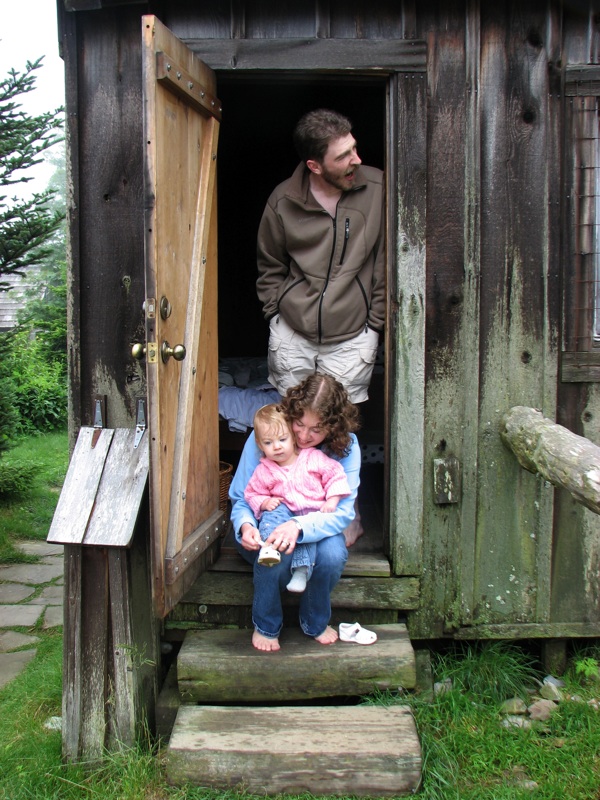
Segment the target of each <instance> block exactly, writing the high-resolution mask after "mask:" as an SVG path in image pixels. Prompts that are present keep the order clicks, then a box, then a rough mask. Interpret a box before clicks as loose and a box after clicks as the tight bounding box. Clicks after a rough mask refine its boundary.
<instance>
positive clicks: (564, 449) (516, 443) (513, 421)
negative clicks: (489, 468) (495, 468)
mask: <svg viewBox="0 0 600 800" xmlns="http://www.w3.org/2000/svg"><path fill="white" fill-rule="evenodd" d="M500 435H501V437H502V440H503V442H504V444H505V445H506V446H507V447H508V449H509V450H512V452H513V453H514V454H515V456H516V457H517V460H518V462H519V464H520V465H521V466H522V467H524V468H525V469H526V470H528V471H529V472H533V473H535V474H539V475H541V476H542V477H543V478H544V479H545V480H547V481H549V482H550V483H552V484H553V485H554V486H558V487H560V488H563V489H566V490H567V491H568V492H569V493H570V494H571V496H572V497H574V498H575V500H577V501H578V502H579V503H582V504H583V505H584V506H585V507H586V508H589V509H590V510H591V511H593V512H594V513H596V514H600V447H598V446H597V445H595V444H594V443H593V442H591V441H590V440H589V439H586V438H585V437H584V436H578V435H577V434H575V433H573V432H572V431H570V430H568V429H567V428H564V427H563V426H562V425H557V424H556V423H555V422H552V421H551V420H549V419H547V418H546V417H544V416H543V415H542V414H541V412H540V411H536V410H535V409H534V408H527V407H525V406H514V408H511V409H510V410H509V411H508V412H507V413H506V414H504V416H503V418H502V427H501V430H500Z"/></svg>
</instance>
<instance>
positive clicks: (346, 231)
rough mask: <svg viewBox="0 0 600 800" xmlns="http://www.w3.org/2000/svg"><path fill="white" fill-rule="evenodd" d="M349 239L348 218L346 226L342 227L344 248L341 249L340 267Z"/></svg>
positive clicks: (347, 218) (348, 218)
mask: <svg viewBox="0 0 600 800" xmlns="http://www.w3.org/2000/svg"><path fill="white" fill-rule="evenodd" d="M349 238H350V217H346V225H345V226H344V246H343V247H342V257H341V258H340V266H341V265H342V264H343V263H344V256H345V255H346V247H347V245H348V239H349Z"/></svg>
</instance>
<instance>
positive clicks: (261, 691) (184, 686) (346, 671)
mask: <svg viewBox="0 0 600 800" xmlns="http://www.w3.org/2000/svg"><path fill="white" fill-rule="evenodd" d="M369 630H373V631H375V632H376V633H377V636H378V640H377V642H376V643H375V644H374V645H369V646H361V645H357V644H350V643H346V642H336V643H335V644H334V645H322V644H319V643H318V642H316V641H315V640H314V639H311V638H309V637H308V636H305V635H304V634H303V633H302V632H301V631H300V630H299V629H297V628H292V629H288V628H284V630H283V632H282V635H281V638H280V642H281V650H279V651H277V652H276V653H264V652H260V651H258V650H255V649H254V648H253V647H252V645H251V642H250V637H251V633H250V631H248V630H218V629H217V630H206V631H188V633H187V635H186V637H185V640H184V642H183V645H182V647H181V650H180V651H179V654H178V657H177V680H178V685H179V692H180V695H181V698H182V701H183V702H184V703H238V702H243V703H249V702H268V701H274V702H277V701H281V702H289V701H291V700H305V699H308V698H317V697H344V696H348V697H357V696H362V695H366V694H369V693H371V692H373V690H374V689H381V690H383V689H397V688H399V687H402V688H404V689H414V687H415V685H416V666H415V654H414V650H413V647H412V645H411V642H410V638H409V636H408V632H407V630H406V625H404V624H401V623H398V624H393V625H370V626H369Z"/></svg>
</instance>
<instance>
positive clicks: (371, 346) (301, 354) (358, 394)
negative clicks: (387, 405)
mask: <svg viewBox="0 0 600 800" xmlns="http://www.w3.org/2000/svg"><path fill="white" fill-rule="evenodd" d="M378 345H379V334H378V333H377V332H376V331H373V330H371V328H367V329H366V330H362V331H361V332H360V333H359V334H358V336H355V337H354V338H353V339H348V340H347V341H345V342H338V343H337V344H316V343H315V342H309V341H308V339H305V338H304V336H301V335H300V334H299V333H297V332H296V331H295V330H293V329H292V328H290V326H289V325H288V324H287V322H285V321H284V320H283V318H282V317H281V316H280V315H279V314H277V315H276V316H275V317H273V319H272V320H271V322H270V334H269V383H271V384H272V385H273V386H274V387H275V388H276V389H277V391H278V392H279V394H281V395H284V394H285V393H286V392H287V390H288V389H289V388H291V387H292V386H297V385H298V384H299V383H300V381H302V380H304V378H306V377H307V376H308V375H312V374H313V372H326V373H327V374H329V375H333V377H334V378H337V380H338V381H339V382H340V383H341V384H342V385H343V386H344V388H345V389H346V391H347V392H348V396H349V397H350V400H351V401H352V402H353V403H363V402H364V401H365V400H367V399H368V393H367V390H368V388H369V383H370V382H371V374H372V372H373V367H374V365H375V358H376V356H377V347H378Z"/></svg>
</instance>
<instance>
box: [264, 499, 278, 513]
mask: <svg viewBox="0 0 600 800" xmlns="http://www.w3.org/2000/svg"><path fill="white" fill-rule="evenodd" d="M280 503H281V498H280V497H269V498H268V500H264V501H263V503H262V504H261V508H262V510H263V511H275V509H276V508H277V506H278V505H280Z"/></svg>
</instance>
